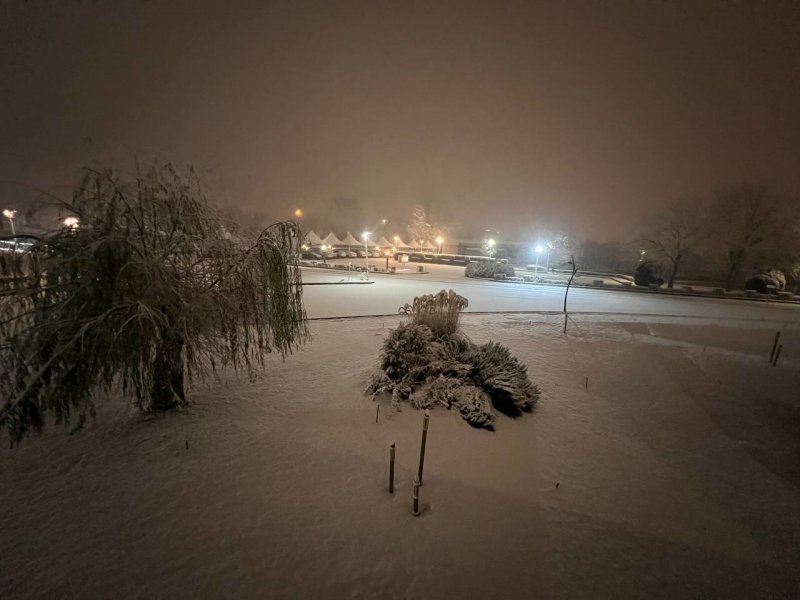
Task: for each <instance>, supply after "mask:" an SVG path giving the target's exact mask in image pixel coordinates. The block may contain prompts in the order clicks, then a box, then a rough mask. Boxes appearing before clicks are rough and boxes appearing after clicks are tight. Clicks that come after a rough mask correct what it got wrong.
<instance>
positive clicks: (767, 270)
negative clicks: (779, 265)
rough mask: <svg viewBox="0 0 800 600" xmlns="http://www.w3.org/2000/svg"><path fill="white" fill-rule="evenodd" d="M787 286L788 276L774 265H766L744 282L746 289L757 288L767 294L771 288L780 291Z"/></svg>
mask: <svg viewBox="0 0 800 600" xmlns="http://www.w3.org/2000/svg"><path fill="white" fill-rule="evenodd" d="M767 286H771V287H767ZM785 288H786V276H785V275H784V274H783V272H782V271H779V270H778V269H773V268H772V267H764V268H763V269H761V270H760V271H759V272H758V273H756V274H755V275H753V276H752V277H750V278H749V279H748V280H747V282H746V283H745V284H744V289H746V290H755V291H757V292H759V293H761V294H766V293H767V292H768V291H769V290H770V289H774V290H776V291H778V292H780V291H781V290H783V289H785Z"/></svg>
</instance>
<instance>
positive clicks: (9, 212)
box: [3, 208, 17, 235]
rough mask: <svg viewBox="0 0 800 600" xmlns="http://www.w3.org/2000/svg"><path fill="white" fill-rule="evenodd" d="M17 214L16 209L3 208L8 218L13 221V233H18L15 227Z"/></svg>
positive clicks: (10, 221) (4, 214)
mask: <svg viewBox="0 0 800 600" xmlns="http://www.w3.org/2000/svg"><path fill="white" fill-rule="evenodd" d="M16 214H17V211H15V210H9V209H7V208H6V209H5V210H3V216H4V217H5V218H6V219H8V222H9V223H11V235H17V230H16V229H14V216H15V215H16Z"/></svg>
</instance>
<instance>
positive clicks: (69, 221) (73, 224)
mask: <svg viewBox="0 0 800 600" xmlns="http://www.w3.org/2000/svg"><path fill="white" fill-rule="evenodd" d="M61 222H62V223H63V224H64V227H69V228H70V229H77V228H78V224H79V223H80V222H81V221H80V219H79V218H78V217H67V218H66V219H64V220H63V221H61Z"/></svg>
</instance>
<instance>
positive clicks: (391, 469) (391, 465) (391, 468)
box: [389, 442, 395, 494]
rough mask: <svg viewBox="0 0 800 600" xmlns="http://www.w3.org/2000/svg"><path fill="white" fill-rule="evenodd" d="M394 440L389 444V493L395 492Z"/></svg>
mask: <svg viewBox="0 0 800 600" xmlns="http://www.w3.org/2000/svg"><path fill="white" fill-rule="evenodd" d="M394 448H395V445H394V442H392V445H391V446H389V493H390V494H394Z"/></svg>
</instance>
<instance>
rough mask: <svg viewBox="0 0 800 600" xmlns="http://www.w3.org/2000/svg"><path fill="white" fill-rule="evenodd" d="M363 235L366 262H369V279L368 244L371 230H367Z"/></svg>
mask: <svg viewBox="0 0 800 600" xmlns="http://www.w3.org/2000/svg"><path fill="white" fill-rule="evenodd" d="M361 237H363V238H364V262H365V263H367V279H369V247H368V246H367V240H368V239H369V231H365V232H364V233H363V234H362V235H361Z"/></svg>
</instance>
